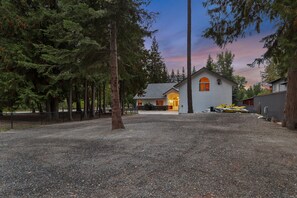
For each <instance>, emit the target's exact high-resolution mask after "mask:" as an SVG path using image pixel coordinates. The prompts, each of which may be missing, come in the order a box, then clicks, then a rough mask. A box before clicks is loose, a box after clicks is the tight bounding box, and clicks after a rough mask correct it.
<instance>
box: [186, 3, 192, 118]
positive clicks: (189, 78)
mask: <svg viewBox="0 0 297 198" xmlns="http://www.w3.org/2000/svg"><path fill="white" fill-rule="evenodd" d="M191 20H192V0H188V38H187V72H188V73H187V95H188V113H193V100H192V75H191V71H192V70H191V67H192V60H191V59H192V49H191V42H192V41H191V40H192V39H191V37H192V21H191Z"/></svg>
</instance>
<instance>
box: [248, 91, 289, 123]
mask: <svg viewBox="0 0 297 198" xmlns="http://www.w3.org/2000/svg"><path fill="white" fill-rule="evenodd" d="M286 95H287V92H286V91H283V92H278V93H272V94H269V95H263V96H255V98H254V108H255V111H256V112H257V113H259V114H262V115H264V108H265V106H267V107H268V115H267V116H268V117H269V118H274V119H276V120H279V121H282V120H283V119H284V109H285V102H286Z"/></svg>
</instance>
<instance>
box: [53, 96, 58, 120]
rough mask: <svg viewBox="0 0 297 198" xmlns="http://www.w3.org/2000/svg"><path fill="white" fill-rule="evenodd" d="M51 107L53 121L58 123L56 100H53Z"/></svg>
mask: <svg viewBox="0 0 297 198" xmlns="http://www.w3.org/2000/svg"><path fill="white" fill-rule="evenodd" d="M51 105H52V112H53V119H54V120H56V121H58V120H59V100H58V99H57V98H53V99H52V104H51Z"/></svg>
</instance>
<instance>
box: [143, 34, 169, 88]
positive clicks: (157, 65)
mask: <svg viewBox="0 0 297 198" xmlns="http://www.w3.org/2000/svg"><path fill="white" fill-rule="evenodd" d="M147 72H148V82H149V83H164V82H167V81H168V80H167V71H166V66H165V63H164V62H163V58H162V56H161V53H160V52H159V45H158V42H157V40H156V37H153V41H152V46H151V49H150V51H149V58H148V65H147Z"/></svg>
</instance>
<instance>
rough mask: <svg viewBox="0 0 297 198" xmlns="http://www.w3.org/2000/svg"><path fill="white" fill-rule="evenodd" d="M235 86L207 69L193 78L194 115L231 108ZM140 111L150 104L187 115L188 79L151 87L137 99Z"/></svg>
mask: <svg viewBox="0 0 297 198" xmlns="http://www.w3.org/2000/svg"><path fill="white" fill-rule="evenodd" d="M235 85H236V83H235V82H233V81H230V80H228V79H226V78H224V77H222V76H220V75H219V74H217V73H215V72H212V71H210V70H208V69H206V68H202V69H200V70H199V71H197V72H195V73H193V74H192V98H193V110H194V112H195V113H198V112H202V111H204V110H206V109H208V108H210V107H215V106H218V105H220V104H232V90H233V86H235ZM134 99H136V100H137V106H138V109H143V106H144V105H145V104H147V103H150V104H153V105H155V106H156V107H160V106H165V107H166V109H167V110H174V111H179V113H187V111H188V104H187V79H185V80H183V81H181V82H180V83H177V84H174V83H158V84H149V85H148V86H147V88H146V90H145V91H144V94H142V95H137V96H135V97H134Z"/></svg>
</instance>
